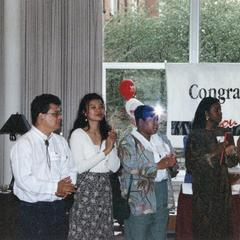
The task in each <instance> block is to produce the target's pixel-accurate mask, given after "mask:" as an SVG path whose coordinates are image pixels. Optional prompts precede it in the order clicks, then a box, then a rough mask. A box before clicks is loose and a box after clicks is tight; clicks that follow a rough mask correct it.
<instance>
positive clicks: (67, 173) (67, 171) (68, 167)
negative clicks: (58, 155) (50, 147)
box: [61, 138, 77, 184]
mask: <svg viewBox="0 0 240 240" xmlns="http://www.w3.org/2000/svg"><path fill="white" fill-rule="evenodd" d="M62 140H63V143H62V145H63V149H64V154H63V157H62V159H61V164H62V166H61V175H62V179H63V178H65V177H70V178H71V180H72V183H73V184H76V180H77V168H76V166H75V162H74V161H73V158H72V153H71V150H70V148H69V146H68V143H67V141H66V140H65V139H64V138H62Z"/></svg>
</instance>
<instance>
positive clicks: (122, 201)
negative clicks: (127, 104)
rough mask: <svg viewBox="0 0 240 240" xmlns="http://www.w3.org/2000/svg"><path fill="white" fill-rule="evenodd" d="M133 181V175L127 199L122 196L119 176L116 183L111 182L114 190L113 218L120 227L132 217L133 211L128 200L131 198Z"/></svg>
mask: <svg viewBox="0 0 240 240" xmlns="http://www.w3.org/2000/svg"><path fill="white" fill-rule="evenodd" d="M132 181H133V176H132V174H131V176H130V182H129V186H128V192H127V198H123V197H122V195H121V190H120V183H119V180H118V176H116V178H115V182H114V181H113V180H111V184H112V189H113V218H114V219H116V220H117V221H118V223H119V224H120V225H122V224H123V222H124V220H125V219H128V218H129V216H130V212H131V210H130V206H129V203H128V200H129V196H130V191H131V186H132ZM113 182H114V183H113ZM113 185H114V186H113Z"/></svg>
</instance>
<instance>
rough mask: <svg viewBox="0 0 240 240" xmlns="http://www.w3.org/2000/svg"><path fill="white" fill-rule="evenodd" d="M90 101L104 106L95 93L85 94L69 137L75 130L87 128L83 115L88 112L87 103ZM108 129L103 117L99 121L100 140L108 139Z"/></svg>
mask: <svg viewBox="0 0 240 240" xmlns="http://www.w3.org/2000/svg"><path fill="white" fill-rule="evenodd" d="M92 100H100V101H101V102H102V103H103V104H104V102H103V99H102V97H101V96H100V95H98V94H97V93H88V94H86V95H85V96H84V97H83V98H82V99H81V101H80V104H79V108H78V113H77V118H76V120H75V121H74V124H73V129H72V130H71V132H70V136H71V134H72V132H73V131H74V130H75V129H77V128H85V127H87V128H89V123H88V121H87V118H86V116H85V113H86V112H87V110H88V106H89V102H90V101H92ZM110 129H111V127H110V125H109V124H108V123H107V121H106V118H105V117H104V118H103V119H102V121H100V134H101V137H102V140H104V139H106V138H107V137H108V132H109V131H110Z"/></svg>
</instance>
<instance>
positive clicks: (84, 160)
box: [70, 129, 105, 173]
mask: <svg viewBox="0 0 240 240" xmlns="http://www.w3.org/2000/svg"><path fill="white" fill-rule="evenodd" d="M70 148H71V151H72V156H73V160H74V162H75V165H76V167H77V170H78V172H79V173H83V172H86V171H88V170H89V169H91V168H93V167H94V166H96V165H97V164H98V163H99V162H101V161H102V160H104V159H105V154H104V152H99V153H95V151H93V153H92V154H89V156H85V150H86V149H84V148H88V149H91V148H92V146H91V143H90V142H89V140H88V139H87V138H86V135H85V134H82V133H81V130H80V129H76V130H75V131H74V132H73V133H72V135H71V137H70ZM89 152H90V151H89Z"/></svg>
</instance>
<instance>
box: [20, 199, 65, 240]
mask: <svg viewBox="0 0 240 240" xmlns="http://www.w3.org/2000/svg"><path fill="white" fill-rule="evenodd" d="M19 207H20V209H19V210H20V211H19V220H18V224H17V236H16V239H17V240H52V239H53V240H55V239H56V240H65V239H67V230H68V226H67V221H66V213H65V204H64V201H63V200H59V201H54V202H37V203H28V202H23V201H20V206H19Z"/></svg>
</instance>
